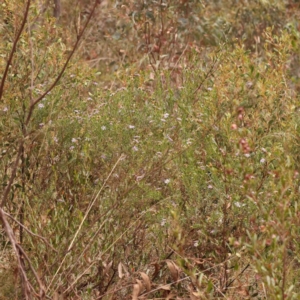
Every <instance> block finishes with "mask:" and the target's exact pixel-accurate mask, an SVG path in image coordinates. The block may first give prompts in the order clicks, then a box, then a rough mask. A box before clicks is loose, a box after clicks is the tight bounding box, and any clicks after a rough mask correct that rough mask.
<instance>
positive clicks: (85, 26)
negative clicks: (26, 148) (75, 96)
mask: <svg viewBox="0 0 300 300" xmlns="http://www.w3.org/2000/svg"><path fill="white" fill-rule="evenodd" d="M100 2H101V1H100V0H95V3H94V6H93V8H92V11H91V13H90V14H89V17H88V19H87V21H86V23H85V24H84V26H83V28H82V30H81V32H80V33H79V35H78V36H77V40H76V42H75V45H74V46H73V49H72V51H71V53H70V54H69V56H68V58H67V60H66V62H65V64H64V66H63V67H62V69H61V71H60V73H59V74H58V76H57V77H56V79H55V80H54V82H53V83H52V84H51V85H50V87H49V88H48V90H46V91H45V92H44V93H43V94H42V95H40V96H39V97H38V98H37V99H35V100H34V101H33V102H32V103H31V104H30V107H29V112H28V115H27V118H26V121H25V126H27V125H28V124H29V121H30V119H31V116H32V113H33V110H34V107H35V106H36V105H37V104H38V103H39V102H40V101H41V100H43V99H44V98H45V96H47V94H49V92H50V91H52V90H53V89H54V87H55V86H56V85H57V83H58V82H59V80H60V79H61V78H62V76H63V74H64V73H65V70H66V68H67V66H68V64H69V62H70V60H71V58H72V57H73V55H74V53H75V51H76V49H77V47H78V45H79V42H80V40H81V38H82V36H83V34H84V32H85V30H86V28H87V26H88V25H89V23H90V20H91V19H92V17H93V15H94V13H95V10H96V7H97V5H98V4H100Z"/></svg>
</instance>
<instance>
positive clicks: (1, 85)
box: [0, 0, 31, 101]
mask: <svg viewBox="0 0 300 300" xmlns="http://www.w3.org/2000/svg"><path fill="white" fill-rule="evenodd" d="M30 3H31V0H28V1H27V4H26V9H25V13H24V17H23V20H22V24H21V27H20V29H19V32H18V34H17V36H16V39H15V41H14V43H13V46H12V49H11V52H10V54H9V58H8V61H7V64H6V67H5V70H4V73H3V77H2V79H1V84H0V101H1V99H2V96H3V93H4V84H5V81H6V78H7V75H8V70H9V67H10V65H11V63H12V60H13V57H14V54H15V52H16V49H17V44H18V42H19V39H20V37H21V34H22V32H23V30H24V27H25V24H26V22H27V18H28V12H29V7H30Z"/></svg>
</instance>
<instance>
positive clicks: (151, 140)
mask: <svg viewBox="0 0 300 300" xmlns="http://www.w3.org/2000/svg"><path fill="white" fill-rule="evenodd" d="M171 2H172V1H171ZM181 2H182V3H184V2H185V1H181ZM191 2H193V1H191ZM12 3H14V1H12ZM161 3H164V1H162V2H161ZM259 3H263V2H259ZM270 3H271V1H270V2H269V5H270V6H266V7H265V9H266V10H267V9H270V10H267V11H268V13H271V12H273V10H271V8H272V9H275V10H280V11H282V7H281V6H280V5H275V6H272V4H270ZM9 5H12V4H9ZM14 5H20V4H18V3H17V1H16V3H14ZM161 5H162V4H161ZM174 5H175V4H174ZM182 5H183V4H182ZM215 5H217V4H215ZM251 5H255V4H251ZM251 5H249V6H247V9H249V10H251V9H252V8H251V7H252V6H251ZM256 5H258V4H256ZM259 5H263V4H259ZM3 7H4V6H3ZM172 7H173V6H172ZM174 7H175V6H174ZM174 7H173V9H175V8H174ZM197 7H198V6H197ZM201 7H202V6H201ZM203 7H204V6H203ZM14 8H16V7H15V6H14ZM10 9H12V8H11V7H10ZM124 9H125V8H124ZM136 9H137V8H136ZM203 9H204V8H203ZM209 9H212V8H211V7H210V8H209ZM209 9H208V11H209ZM254 11H255V10H254ZM108 12H109V13H111V12H110V11H107V12H106V13H108ZM170 12H172V10H170V11H169V12H168V13H170ZM206 12H207V11H206ZM161 13H162V15H163V14H167V12H166V11H164V10H162V11H161ZM207 13H208V12H207ZM29 16H30V17H29V19H28V21H27V25H26V26H27V27H28V28H29V29H28V28H27V29H26V30H24V32H23V34H22V35H21V38H20V40H19V41H18V47H17V51H16V53H15V54H14V57H13V60H12V62H11V66H10V67H9V71H8V76H7V78H5V85H4V86H2V88H3V90H2V92H1V97H0V98H1V102H0V114H1V122H0V145H1V148H0V150H1V160H0V165H1V172H0V176H1V194H2V195H3V198H2V204H1V210H2V211H3V214H2V223H3V225H4V226H3V230H2V231H1V236H0V237H1V248H0V249H1V252H0V253H1V256H0V258H1V260H0V267H1V269H0V282H2V283H3V284H2V286H1V285H0V289H1V291H0V299H13V297H15V298H16V299H17V298H18V299H23V298H24V296H26V295H27V294H26V293H27V292H28V291H25V292H24V285H22V278H23V277H22V276H21V277H20V276H19V273H20V272H21V271H22V270H23V271H25V272H26V274H27V277H28V280H29V282H30V284H29V288H30V289H31V290H30V293H31V297H32V298H29V299H34V297H35V298H37V299H44V298H48V299H49V298H50V299H130V298H132V299H134V300H135V299H217V298H221V297H223V298H225V299H298V297H299V294H300V286H299V282H298V277H299V271H298V270H299V259H300V257H299V253H300V252H299V250H300V249H299V228H300V226H299V225H300V224H299V211H298V201H299V200H298V199H299V159H300V156H299V128H298V123H299V99H298V96H297V85H298V83H297V82H298V81H297V76H296V75H295V71H294V69H293V63H294V62H295V61H296V59H295V57H296V56H297V55H298V54H299V53H298V48H299V35H298V34H297V32H296V31H295V29H291V27H286V28H270V27H268V28H264V29H263V30H262V32H260V33H259V34H260V35H261V42H260V45H259V47H258V46H257V45H256V46H257V47H254V48H253V49H252V48H251V47H250V45H249V43H250V42H249V40H248V39H247V38H248V36H247V38H245V39H244V40H239V41H235V42H234V43H233V42H230V41H228V39H227V40H226V39H225V40H223V39H217V38H216V39H215V41H214V42H211V45H210V46H209V47H204V46H203V47H202V46H201V43H200V45H195V44H193V43H192V42H191V43H190V44H189V48H188V50H186V53H184V54H180V55H179V56H178V57H177V60H176V65H174V64H167V63H166V62H164V63H163V59H162V62H161V63H162V65H161V66H160V65H159V64H157V63H155V62H154V61H153V60H154V59H157V57H156V56H155V57H154V56H153V55H152V54H153V53H152V54H151V51H150V52H149V51H148V52H147V53H146V55H144V56H143V63H144V62H147V64H146V65H147V66H146V67H145V68H142V67H141V66H142V64H139V67H137V65H136V64H135V63H133V64H132V65H130V64H128V65H125V69H123V68H122V69H121V71H120V70H118V71H117V70H115V71H116V73H114V74H113V75H112V74H102V73H101V72H99V69H96V68H95V69H91V68H90V66H89V65H87V64H86V63H85V62H83V61H81V60H80V59H79V57H76V58H77V60H76V61H75V60H74V61H71V62H70V63H69V64H68V65H67V68H66V70H65V71H64V72H63V74H62V75H63V76H62V77H61V79H60V80H59V81H58V82H57V84H55V85H54V86H53V89H51V90H49V91H48V92H46V93H45V94H44V91H47V90H48V88H49V87H50V86H51V83H52V82H54V81H55V80H56V78H57V77H58V76H59V74H60V71H61V70H62V68H63V66H64V63H65V61H66V59H67V57H68V55H69V53H70V51H72V50H70V49H71V48H70V47H71V46H70V45H69V44H68V42H67V41H66V40H64V34H63V32H64V31H63V30H62V29H60V27H59V26H58V25H57V23H56V20H55V19H54V18H51V17H48V18H45V19H43V22H41V23H39V25H36V27H35V26H34V27H31V25H32V24H33V23H34V21H33V20H36V18H38V17H39V15H38V10H37V9H36V8H35V7H33V8H32V9H31V10H30V14H29ZM97 16H98V17H99V15H97ZM142 16H143V15H142V14H140V15H139V18H138V19H136V20H134V22H133V23H132V24H133V25H132V26H138V25H139V22H141V23H140V24H144V23H143V22H142ZM276 16H277V17H279V16H278V15H276ZM148 17H149V18H150V19H151V16H150V14H148ZM132 18H133V16H132ZM161 18H163V16H162V17H161ZM20 20H21V18H19V19H18V16H16V17H15V23H16V25H15V26H16V27H14V25H13V24H12V23H10V22H9V21H6V23H5V25H3V26H2V27H1V36H2V37H3V41H2V42H1V49H0V52H1V56H2V57H5V58H7V57H8V55H6V49H10V48H11V46H12V45H13V43H14V38H13V37H14V36H15V35H16V32H15V31H14V30H16V29H14V28H18V26H20V24H21V23H20V22H21V21H20ZM127 21H128V22H129V20H127ZM185 22H187V21H186V20H184V19H182V20H181V23H180V24H181V26H183V25H184V24H186V23H185ZM279 23H280V22H279ZM3 24H4V23H3ZM189 24H190V23H189ZM141 26H142V25H141ZM282 27H284V26H282ZM234 28H235V27H233V29H234ZM233 29H232V30H233ZM197 30H199V29H197ZM235 30H237V32H238V29H235ZM249 30H250V29H249ZM49 32H50V33H51V34H49ZM233 32H235V31H234V30H233ZM223 33H224V32H223ZM225 33H226V31H225ZM251 34H252V33H251ZM251 34H249V36H251ZM162 35H163V32H161V36H160V37H161V38H162ZM233 36H235V35H233ZM189 37H190V35H189ZM211 38H213V37H211ZM115 40H118V39H117V38H115ZM132 41H135V40H134V39H133V40H132ZM232 41H233V40H232ZM84 42H85V41H84ZM202 43H204V44H205V43H208V40H205V42H204V41H203V40H202ZM83 45H84V44H83ZM152 46H154V45H152ZM81 47H83V46H81ZM80 49H82V48H80ZM155 53H156V54H155V55H158V54H157V53H158V52H155ZM80 54H82V55H83V56H85V52H84V51H83V52H80ZM162 55H163V54H162ZM138 59H141V57H138ZM138 59H137V60H136V63H137V64H138ZM6 61H7V60H4V62H3V63H1V64H0V73H1V74H4V70H5V67H6ZM140 62H141V61H140ZM106 67H107V66H106ZM123 67H124V66H123ZM100 69H101V68H100ZM103 69H105V65H102V69H101V70H102V71H103ZM114 76H115V78H113V77H114ZM1 78H2V79H1V80H3V78H4V75H2V77H1ZM103 81H104V82H105V83H103ZM2 93H3V95H2ZM39 97H41V99H40V100H39V101H37V102H36V105H33V103H34V99H39ZM27 120H29V121H30V122H29V121H28V122H27ZM16 161H18V162H19V164H17V166H16ZM15 166H16V167H15ZM14 172H16V174H15V176H14ZM11 178H12V179H13V180H12V182H11V186H9V184H10V181H11ZM6 191H8V192H9V193H8V194H7V196H5V194H6ZM3 220H7V221H8V222H9V224H10V226H11V229H12V232H13V237H14V238H15V239H16V240H17V241H18V244H19V245H20V246H16V249H17V250H18V251H19V252H18V251H17V253H19V256H18V254H17V253H15V254H16V256H15V257H17V258H18V257H19V261H18V259H14V258H12V257H14V256H13V253H14V239H11V236H12V235H10V234H9V232H10V231H9V230H8V229H7V228H8V227H6V226H5V222H4V221H3ZM22 251H23V252H22ZM20 264H21V266H20ZM23 279H24V278H23ZM22 288H23V290H22ZM38 290H40V291H43V292H44V294H43V293H40V294H39V295H38V292H35V291H38ZM22 297H23V298H22Z"/></svg>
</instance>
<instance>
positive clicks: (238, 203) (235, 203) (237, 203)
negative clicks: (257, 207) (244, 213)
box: [234, 202, 246, 207]
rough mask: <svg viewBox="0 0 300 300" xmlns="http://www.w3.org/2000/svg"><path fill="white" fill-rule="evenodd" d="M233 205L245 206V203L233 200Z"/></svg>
mask: <svg viewBox="0 0 300 300" xmlns="http://www.w3.org/2000/svg"><path fill="white" fill-rule="evenodd" d="M234 205H235V206H236V207H243V206H245V205H246V204H243V203H241V202H234Z"/></svg>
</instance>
